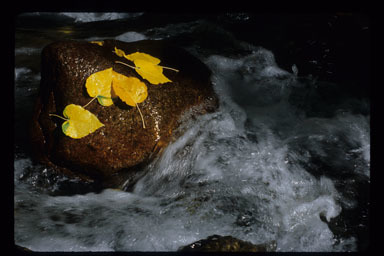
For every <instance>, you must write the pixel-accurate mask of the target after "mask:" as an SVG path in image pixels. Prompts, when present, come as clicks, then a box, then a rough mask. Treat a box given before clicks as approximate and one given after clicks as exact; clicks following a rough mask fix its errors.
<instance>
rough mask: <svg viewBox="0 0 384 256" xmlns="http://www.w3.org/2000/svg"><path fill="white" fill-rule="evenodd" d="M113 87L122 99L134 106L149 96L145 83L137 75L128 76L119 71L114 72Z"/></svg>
mask: <svg viewBox="0 0 384 256" xmlns="http://www.w3.org/2000/svg"><path fill="white" fill-rule="evenodd" d="M112 87H113V90H114V92H115V93H116V95H117V96H119V98H120V99H121V100H122V101H124V102H125V103H126V104H128V105H130V106H133V107H135V106H136V105H137V103H141V102H143V101H144V100H145V99H146V98H147V96H148V92H147V86H146V85H145V83H143V82H141V81H140V80H139V79H137V78H136V77H127V76H124V75H122V74H119V73H117V72H113V82H112Z"/></svg>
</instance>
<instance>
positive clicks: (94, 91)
mask: <svg viewBox="0 0 384 256" xmlns="http://www.w3.org/2000/svg"><path fill="white" fill-rule="evenodd" d="M91 43H95V44H98V45H99V46H103V45H104V42H103V41H92V42H91ZM114 53H115V54H116V55H117V56H119V57H124V58H126V59H127V60H129V61H132V62H133V63H134V65H135V66H131V65H129V64H127V63H124V62H120V61H116V63H120V64H123V65H126V66H128V67H131V68H133V69H135V70H136V72H137V73H138V74H139V75H140V76H141V77H142V78H143V79H146V80H147V81H148V82H150V83H151V84H162V83H167V82H172V81H171V80H170V79H168V78H167V77H166V76H164V74H163V68H166V69H171V70H173V71H176V72H178V70H176V69H173V68H168V67H163V66H159V65H158V64H159V63H160V59H158V58H155V57H152V56H151V55H149V54H146V53H140V52H135V53H132V54H128V55H127V54H125V52H124V51H123V50H120V49H117V48H116V47H115V51H114ZM85 87H86V89H87V92H88V94H89V96H91V97H92V100H91V101H90V102H89V103H87V104H86V105H85V106H83V107H82V106H79V105H75V104H70V105H68V106H66V107H65V109H64V111H63V115H64V118H63V117H61V116H58V115H55V114H50V116H56V117H59V118H61V119H63V120H65V122H64V123H63V124H62V131H63V133H64V134H65V135H67V136H69V137H71V138H74V139H79V138H83V137H85V136H87V135H88V134H90V133H92V132H94V131H96V130H97V129H99V128H100V127H103V126H104V124H102V123H101V122H100V121H99V120H98V119H97V117H96V116H95V115H94V114H92V113H91V112H89V111H88V110H86V109H85V107H86V106H88V104H90V103H91V102H92V101H93V100H95V99H97V101H98V102H99V103H100V104H101V105H102V106H111V105H113V100H112V94H111V91H112V89H113V91H114V93H115V94H116V95H117V96H118V97H119V98H120V99H121V100H122V101H124V102H125V103H126V104H127V105H129V106H133V107H135V106H136V107H137V109H138V111H139V113H140V116H141V119H142V122H143V128H145V122H144V118H143V115H142V113H141V111H140V108H139V105H138V103H141V102H143V101H144V100H145V99H146V98H147V96H148V92H147V86H146V85H145V83H143V82H141V81H140V80H139V79H138V78H136V77H127V76H124V75H122V74H120V73H117V72H115V71H114V70H113V69H112V68H108V69H105V70H101V71H99V72H96V73H93V74H92V75H90V76H89V77H88V78H87V80H86V83H85Z"/></svg>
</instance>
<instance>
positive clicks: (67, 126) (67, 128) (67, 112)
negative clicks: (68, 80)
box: [61, 104, 104, 139]
mask: <svg viewBox="0 0 384 256" xmlns="http://www.w3.org/2000/svg"><path fill="white" fill-rule="evenodd" d="M63 115H64V117H66V118H68V119H67V121H65V122H64V123H63V124H62V126H61V127H62V130H63V132H64V134H65V135H67V136H69V137H71V138H74V139H80V138H83V137H85V136H87V135H88V134H90V133H92V132H94V131H96V130H97V129H99V128H100V127H102V126H104V124H102V123H101V122H100V121H99V119H97V117H96V116H95V115H94V114H92V113H91V112H89V111H88V110H86V109H84V108H83V107H81V106H79V105H75V104H70V105H68V106H66V107H65V109H64V111H63Z"/></svg>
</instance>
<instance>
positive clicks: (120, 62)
mask: <svg viewBox="0 0 384 256" xmlns="http://www.w3.org/2000/svg"><path fill="white" fill-rule="evenodd" d="M115 63H119V64H123V65H125V66H127V67H130V68H133V69H138V67H134V66H131V65H129V64H127V63H125V62H122V61H118V60H117V61H115Z"/></svg>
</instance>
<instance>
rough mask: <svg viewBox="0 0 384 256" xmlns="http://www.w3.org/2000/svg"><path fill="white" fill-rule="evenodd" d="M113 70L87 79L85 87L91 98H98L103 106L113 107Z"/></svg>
mask: <svg viewBox="0 0 384 256" xmlns="http://www.w3.org/2000/svg"><path fill="white" fill-rule="evenodd" d="M112 74H113V70H112V68H108V69H104V70H102V71H99V72H96V73H93V74H92V75H90V76H89V77H88V78H87V81H86V82H85V87H86V88H87V92H88V94H89V96H91V97H97V100H98V102H99V103H100V104H101V105H103V106H111V105H112V104H113V101H112V99H111V84H112Z"/></svg>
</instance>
